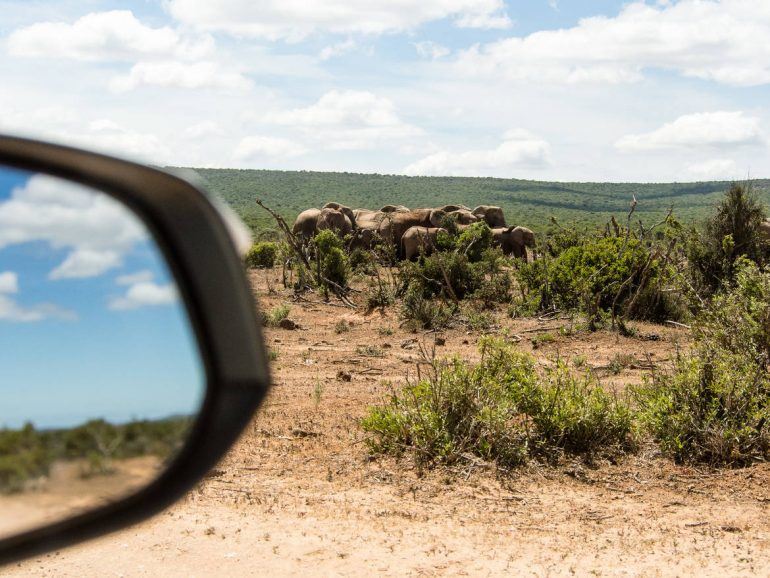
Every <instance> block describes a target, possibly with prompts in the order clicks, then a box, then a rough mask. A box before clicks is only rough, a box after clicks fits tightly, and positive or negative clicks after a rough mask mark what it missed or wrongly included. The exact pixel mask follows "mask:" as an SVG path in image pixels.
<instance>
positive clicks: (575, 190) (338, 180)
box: [195, 169, 770, 231]
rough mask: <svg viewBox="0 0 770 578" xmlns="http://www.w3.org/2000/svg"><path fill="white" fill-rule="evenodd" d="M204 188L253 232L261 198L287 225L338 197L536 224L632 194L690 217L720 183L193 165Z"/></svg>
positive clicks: (609, 205) (660, 212)
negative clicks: (489, 210)
mask: <svg viewBox="0 0 770 578" xmlns="http://www.w3.org/2000/svg"><path fill="white" fill-rule="evenodd" d="M195 170H196V171H197V172H198V174H200V175H201V177H202V178H203V179H204V181H205V182H206V183H207V184H208V186H209V187H210V189H211V190H212V191H214V192H216V193H218V194H219V195H221V196H222V197H224V199H225V200H226V201H227V202H228V203H230V204H231V205H232V206H233V208H234V209H235V210H236V211H237V212H238V213H239V214H240V215H241V216H242V217H243V218H244V220H245V221H246V222H247V223H248V224H249V225H250V226H251V227H252V228H254V230H255V231H259V230H263V229H266V228H273V222H272V219H271V217H270V216H269V215H268V214H267V213H265V211H264V210H262V209H261V208H259V207H258V206H256V204H255V203H254V199H257V198H259V199H262V200H263V201H264V202H265V204H266V205H267V206H269V207H270V208H272V209H273V210H275V211H277V212H279V213H280V214H281V215H282V216H283V217H284V218H286V219H287V220H288V221H289V222H290V223H291V221H293V219H294V217H295V216H296V215H297V214H298V213H299V212H300V211H302V210H304V209H306V208H308V207H320V206H321V205H323V204H324V203H326V202H328V201H337V202H339V203H343V204H345V205H349V206H351V207H353V208H356V207H366V208H372V209H376V208H379V207H381V206H382V205H385V204H402V205H406V206H408V207H412V208H415V207H431V206H438V205H444V204H448V203H460V204H464V205H467V206H469V207H471V208H472V207H475V206H477V205H482V204H487V205H499V206H501V207H503V209H504V210H505V214H506V218H507V220H508V222H509V223H510V224H522V225H526V226H528V227H531V228H533V229H536V230H537V229H542V228H543V227H545V226H546V225H547V223H548V222H549V220H550V218H551V217H552V216H553V217H555V218H556V219H558V221H559V222H560V223H565V224H566V223H577V224H593V223H603V222H605V221H606V220H607V219H609V217H610V215H612V214H615V215H616V216H622V215H625V214H626V212H627V211H628V207H629V202H630V201H631V198H632V196H633V195H635V196H636V199H637V201H638V205H637V209H636V218H639V219H642V220H643V221H645V222H647V223H649V222H652V221H656V220H659V219H661V218H662V217H663V216H664V215H665V214H666V212H667V211H668V209H669V207H671V206H673V207H674V211H675V213H676V215H677V216H678V217H679V218H680V219H682V220H685V221H691V220H693V219H697V218H699V217H702V216H704V215H705V214H707V213H708V211H709V209H710V208H711V207H712V206H713V205H714V203H715V202H716V201H717V199H718V198H719V197H720V195H721V194H722V192H723V191H724V190H725V188H726V187H727V186H728V185H729V183H728V182H725V181H721V182H718V181H714V182H702V183H660V184H637V183H555V182H544V181H527V180H521V179H493V178H471V177H406V176H398V175H378V174H355V173H322V172H309V171H266V170H238V169H195ZM754 187H755V190H756V191H757V192H758V194H759V195H760V198H761V199H762V200H763V202H765V203H766V204H768V203H770V180H757V181H754Z"/></svg>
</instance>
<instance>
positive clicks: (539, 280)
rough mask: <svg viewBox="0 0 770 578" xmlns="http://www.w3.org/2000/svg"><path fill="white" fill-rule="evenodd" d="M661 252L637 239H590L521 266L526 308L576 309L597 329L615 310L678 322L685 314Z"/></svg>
mask: <svg viewBox="0 0 770 578" xmlns="http://www.w3.org/2000/svg"><path fill="white" fill-rule="evenodd" d="M674 275H675V271H674V268H673V267H672V266H671V264H670V263H669V262H668V261H667V259H666V257H665V254H664V252H663V249H662V248H661V247H658V246H654V245H652V246H648V245H647V244H646V243H643V242H641V241H639V240H638V239H636V238H635V237H634V236H632V235H629V236H628V237H626V236H625V235H621V236H609V237H603V236H596V235H592V236H588V237H586V238H584V239H583V241H582V242H581V243H580V244H576V245H572V246H570V247H568V248H566V249H564V250H562V251H561V252H560V253H558V254H557V255H556V256H555V257H549V256H547V255H546V256H544V257H543V258H542V259H538V260H536V261H533V262H531V263H521V264H520V265H519V266H518V268H517V270H516V278H517V281H518V283H519V286H520V287H521V289H522V295H521V297H520V302H521V304H522V308H523V309H525V310H526V309H528V308H531V307H533V306H536V307H538V308H539V310H542V311H545V310H553V309H567V310H577V311H581V312H583V313H585V314H587V315H588V317H589V319H590V321H591V325H592V326H596V325H597V324H599V323H600V322H601V321H602V319H603V318H605V317H606V316H607V315H608V314H609V313H610V312H612V311H613V310H614V312H615V314H616V315H620V316H623V317H627V318H635V319H650V320H658V321H659V320H663V319H679V318H680V317H681V315H683V313H684V309H683V308H682V307H680V305H679V301H680V298H679V295H678V293H677V292H676V286H675V283H674V281H673V278H674Z"/></svg>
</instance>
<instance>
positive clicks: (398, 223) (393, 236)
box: [378, 209, 446, 254]
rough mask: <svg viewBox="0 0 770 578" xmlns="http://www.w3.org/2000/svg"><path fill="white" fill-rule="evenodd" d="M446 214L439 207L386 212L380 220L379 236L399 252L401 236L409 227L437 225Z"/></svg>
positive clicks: (439, 224)
mask: <svg viewBox="0 0 770 578" xmlns="http://www.w3.org/2000/svg"><path fill="white" fill-rule="evenodd" d="M445 216H446V213H445V212H444V211H441V210H439V209H414V210H413V211H409V212H408V213H400V212H399V213H388V214H387V215H386V216H385V218H383V219H382V221H381V222H380V225H379V228H378V231H379V233H380V236H381V237H382V238H383V240H385V241H386V242H388V243H391V244H392V245H393V246H395V247H396V250H397V251H398V252H399V253H400V254H401V237H403V236H404V233H405V232H406V230H407V229H409V228H410V227H439V226H441V220H442V219H443V218H444V217H445Z"/></svg>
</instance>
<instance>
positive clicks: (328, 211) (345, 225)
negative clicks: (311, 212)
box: [316, 207, 353, 237]
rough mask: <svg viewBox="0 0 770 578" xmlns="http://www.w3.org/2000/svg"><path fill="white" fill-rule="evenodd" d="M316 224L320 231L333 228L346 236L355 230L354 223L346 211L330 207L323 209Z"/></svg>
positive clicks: (342, 235) (341, 235)
mask: <svg viewBox="0 0 770 578" xmlns="http://www.w3.org/2000/svg"><path fill="white" fill-rule="evenodd" d="M316 224H317V225H316V226H317V229H318V230H319V231H324V230H326V229H331V230H332V231H334V232H335V233H337V234H338V235H339V236H340V237H344V236H345V235H347V234H349V233H350V232H351V231H352V230H353V224H352V223H351V222H350V219H348V216H347V215H346V214H345V213H343V212H342V211H338V210H337V209H332V208H329V207H327V208H325V209H321V212H320V214H319V215H318V219H317V221H316Z"/></svg>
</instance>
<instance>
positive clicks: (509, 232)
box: [492, 227, 535, 263]
mask: <svg viewBox="0 0 770 578" xmlns="http://www.w3.org/2000/svg"><path fill="white" fill-rule="evenodd" d="M492 244H493V245H497V246H498V247H500V248H501V249H502V250H503V253H504V254H506V255H513V256H514V257H519V258H521V259H524V262H525V263H526V262H527V247H530V248H531V247H534V246H535V233H533V232H532V231H531V230H530V229H527V228H526V227H507V228H503V227H499V228H494V229H492Z"/></svg>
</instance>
